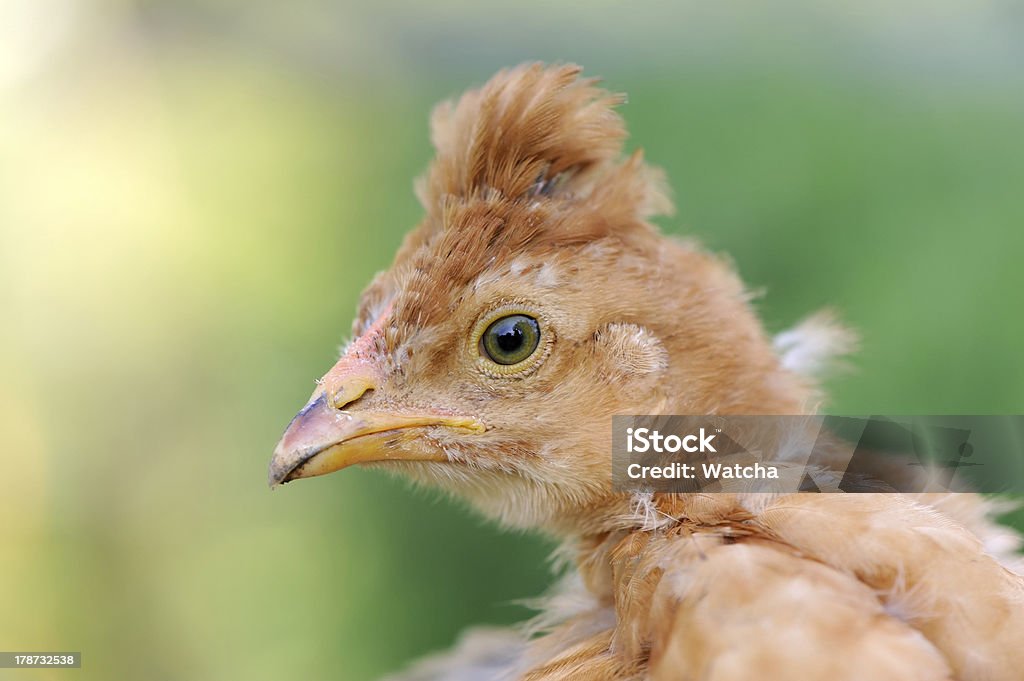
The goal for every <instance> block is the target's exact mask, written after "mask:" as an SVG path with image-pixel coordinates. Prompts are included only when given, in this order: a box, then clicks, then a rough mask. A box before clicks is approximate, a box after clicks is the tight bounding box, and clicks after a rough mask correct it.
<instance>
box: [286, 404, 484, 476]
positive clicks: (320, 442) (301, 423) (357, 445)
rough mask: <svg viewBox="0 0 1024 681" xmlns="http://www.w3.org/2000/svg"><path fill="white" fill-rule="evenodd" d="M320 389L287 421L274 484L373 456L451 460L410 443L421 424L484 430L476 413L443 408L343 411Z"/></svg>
mask: <svg viewBox="0 0 1024 681" xmlns="http://www.w3.org/2000/svg"><path fill="white" fill-rule="evenodd" d="M330 402H331V400H330V399H329V397H328V395H327V393H326V392H321V393H320V395H319V396H315V398H314V399H313V400H311V401H310V403H309V404H307V405H306V406H305V407H304V408H303V409H302V411H300V412H299V413H298V414H297V415H296V416H295V418H294V419H292V422H291V423H290V424H289V425H288V428H287V430H285V433H284V435H283V436H282V437H281V441H280V442H278V443H277V447H276V448H275V449H274V458H273V459H271V461H270V486H271V487H276V486H277V485H279V484H282V483H285V482H290V481H292V480H297V479H298V478H310V477H313V476H315V475H325V474H327V473H333V472H334V471H337V470H340V469H342V468H346V467H348V466H351V465H353V464H357V463H369V462H371V461H441V462H444V461H448V457H447V456H446V455H445V454H444V452H443V451H441V450H440V449H437V450H434V449H433V448H423V447H409V446H403V445H408V444H409V443H411V442H412V441H414V440H416V439H417V438H418V437H419V436H421V435H422V431H421V430H420V429H422V428H426V427H429V426H444V427H447V428H452V429H454V430H457V431H461V432H465V433H482V432H483V431H484V430H485V428H484V426H483V424H482V423H480V422H479V421H477V420H476V419H473V418H467V417H463V416H450V415H444V414H401V413H390V412H374V411H351V412H347V411H341V410H339V409H337V408H334V407H332V406H331V405H330V404H329V403H330Z"/></svg>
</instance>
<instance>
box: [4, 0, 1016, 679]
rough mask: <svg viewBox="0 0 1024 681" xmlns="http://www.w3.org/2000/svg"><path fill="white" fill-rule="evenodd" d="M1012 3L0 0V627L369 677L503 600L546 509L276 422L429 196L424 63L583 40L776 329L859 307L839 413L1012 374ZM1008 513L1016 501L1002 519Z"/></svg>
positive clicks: (991, 383)
mask: <svg viewBox="0 0 1024 681" xmlns="http://www.w3.org/2000/svg"><path fill="white" fill-rule="evenodd" d="M1022 29H1024V8H1022V5H1021V3H1019V2H999V1H985V2H967V1H964V2H954V1H951V0H945V1H942V2H924V1H923V0H919V1H910V2H903V3H887V2H881V1H880V0H867V1H865V2H860V3H852V2H851V3H845V4H843V3H810V2H808V3H806V4H803V3H787V4H774V3H773V4H772V5H771V6H770V7H768V6H767V5H763V4H760V3H756V2H754V1H753V0H749V1H748V2H736V3H679V4H676V5H671V6H670V5H668V4H665V3H651V2H630V3H614V2H604V1H601V2H586V3H584V2H579V1H577V2H572V3H564V4H559V5H557V6H556V5H554V4H549V3H542V2H539V1H537V0H524V1H521V2H518V3H516V4H515V5H514V6H500V5H488V4H482V3H472V2H469V1H468V0H465V1H456V0H445V1H442V2H439V3H429V4H427V3H419V4H417V3H412V2H398V1H395V0H390V1H384V2H376V3H370V2H363V3H358V4H352V3H342V2H327V1H324V0H309V1H304V2H296V3H274V2H269V1H263V2H243V1H241V0H237V1H231V0H208V1H207V0H178V1H173V2H172V1H171V0H148V1H141V0H140V1H134V2H133V1H130V0H110V1H106V2H105V1H103V0H0V319H2V328H3V333H2V334H0V373H2V376H3V380H2V381H0V428H2V436H3V437H2V440H0V464H2V469H0V531H2V534H0V649H4V650H17V649H26V650H51V649H56V650H81V651H83V652H84V655H85V657H84V660H85V665H84V668H83V669H82V670H80V671H77V672H70V671H55V670H36V671H32V672H21V673H20V674H21V676H18V675H17V673H15V672H12V671H4V670H0V678H3V679H6V678H31V679H65V678H71V677H74V678H80V679H83V680H85V679H89V680H92V679H96V680H100V679H191V680H198V679H211V680H224V679H248V680H256V681H258V680H261V679H267V680H270V679H325V680H326V679H342V680H346V681H348V680H355V681H358V680H361V679H370V678H374V677H375V676H378V675H380V674H381V673H384V672H386V671H391V670H394V669H396V668H399V667H401V666H402V665H404V664H406V663H407V662H408V661H409V660H410V659H412V658H414V657H416V656H419V655H422V654H423V653H426V652H428V651H431V650H434V649H437V648H442V647H445V646H447V645H449V644H450V643H451V642H452V641H453V639H454V637H455V636H456V634H457V632H458V631H460V630H461V629H462V628H463V627H465V626H466V625H468V624H471V623H480V622H492V623H507V622H513V621H517V620H519V619H522V618H523V617H525V616H526V614H527V611H525V610H524V609H522V608H520V607H519V606H517V605H515V603H514V601H515V600H516V599H520V598H524V597H529V596H532V595H535V594H537V593H538V592H540V591H541V590H542V589H543V588H544V587H545V586H546V585H547V584H548V583H549V581H550V577H549V574H548V570H547V566H546V562H545V561H546V555H547V553H548V551H549V549H550V547H549V546H548V545H546V544H545V543H544V542H543V541H541V540H539V539H536V538H532V537H524V536H514V535H506V534H501V533H499V532H498V531H497V530H495V529H494V528H492V527H488V526H485V525H483V524H481V523H480V522H479V521H477V520H476V519H474V518H473V517H472V516H471V515H470V514H469V513H467V512H466V511H464V510H463V509H461V508H459V507H458V506H457V505H455V504H452V503H450V502H448V501H444V500H438V499H435V498H434V497H432V496H431V495H429V494H427V493H421V492H416V493H410V491H409V489H408V488H407V487H406V486H405V485H403V484H402V483H401V482H400V481H397V480H392V479H389V478H387V477H385V476H382V475H379V474H375V473H369V472H365V471H360V470H351V471H347V472H345V473H344V474H341V475H337V476H329V477H326V478H319V479H316V480H311V481H306V482H303V483H301V484H299V485H294V486H288V487H287V488H283V489H281V490H278V491H275V492H274V493H271V492H270V491H268V489H267V487H266V465H267V462H268V460H269V455H270V451H271V449H272V448H273V445H274V443H275V441H276V439H277V436H278V435H279V433H280V432H281V430H282V429H283V427H284V426H285V424H286V423H287V422H288V420H289V418H290V417H291V416H292V414H293V413H294V412H295V410H296V409H297V408H298V407H299V406H301V404H302V403H303V401H304V400H305V398H306V397H307V395H308V394H309V392H310V391H311V389H312V387H313V379H315V378H316V377H318V376H320V375H321V374H322V373H323V371H325V370H326V369H327V368H328V367H329V366H330V364H331V363H332V362H333V361H334V358H335V352H336V349H337V346H338V345H339V344H340V342H341V341H342V340H343V338H344V336H345V334H346V333H347V331H348V328H349V324H350V321H351V316H352V313H353V311H354V308H355V303H356V299H357V296H358V293H359V291H360V290H361V287H362V286H363V285H364V284H365V283H366V282H367V281H368V280H369V278H370V277H371V276H372V275H373V273H374V272H375V271H377V270H379V269H382V268H384V267H386V266H387V264H388V263H389V261H390V258H391V255H392V253H393V252H394V250H395V248H396V246H397V245H398V243H399V240H400V239H401V237H402V235H403V233H404V232H405V231H406V230H407V229H408V228H410V227H411V226H412V225H413V224H415V222H416V221H417V220H418V217H419V214H420V209H419V207H418V206H417V204H416V202H415V199H414V198H413V195H412V191H411V181H412V178H413V177H414V176H415V175H416V174H417V173H419V172H420V171H421V170H422V169H423V168H424V166H425V164H426V163H427V161H428V159H429V156H430V148H429V144H428V138H427V128H426V121H427V115H428V112H429V110H430V107H431V106H432V105H433V104H434V103H435V102H436V101H438V100H440V99H442V98H445V97H449V96H452V95H455V94H457V93H458V92H460V91H461V90H462V89H464V88H465V87H467V86H469V85H473V84H479V83H481V82H483V81H484V80H486V79H487V78H488V77H489V76H490V75H491V73H492V72H493V71H495V70H496V69H497V68H499V67H501V66H506V65H511V64H515V63H518V62H521V61H524V60H532V59H544V60H564V61H576V62H579V63H581V64H583V65H584V66H585V67H586V69H587V73H588V74H591V75H601V76H604V77H605V79H606V83H607V85H608V86H609V87H610V88H612V89H614V90H618V91H626V92H628V93H629V102H628V104H627V105H626V106H624V107H623V108H622V113H623V115H624V116H625V117H626V119H627V121H628V123H629V125H630V128H631V130H632V135H633V136H632V138H631V140H630V143H629V146H630V147H631V148H633V147H637V146H642V147H644V148H645V149H646V151H647V155H648V158H649V159H650V160H651V161H652V162H653V163H655V164H657V165H661V166H663V167H664V168H665V169H666V170H667V171H668V174H669V177H670V180H671V184H672V187H673V189H674V192H675V196H676V200H677V204H678V213H677V215H676V216H675V217H673V218H670V219H664V220H662V221H661V224H662V225H663V227H664V228H665V229H666V230H669V231H672V232H676V233H683V234H692V235H697V236H698V237H699V238H701V239H702V240H703V241H705V242H706V243H707V244H708V245H709V246H710V247H712V248H713V249H715V250H721V251H726V252H729V253H730V254H732V256H733V257H734V259H735V260H736V262H737V264H738V266H739V268H740V270H741V271H742V273H743V274H744V276H745V278H746V279H747V281H748V282H750V284H751V286H753V287H755V288H758V289H764V290H765V292H766V295H765V297H764V298H762V299H761V300H760V302H759V303H758V305H759V307H760V309H761V310H762V311H763V314H764V317H765V319H766V321H767V323H768V324H769V326H770V328H771V329H773V330H778V329H781V328H784V327H785V326H786V325H788V324H791V323H793V322H794V321H796V320H797V319H799V318H800V317H801V316H803V315H804V314H806V313H808V312H810V311H812V310H815V309H817V308H820V307H822V306H833V307H835V308H836V309H837V310H838V311H839V312H840V313H841V315H842V316H843V317H844V318H845V319H846V320H847V321H849V322H850V323H851V324H852V325H853V326H855V327H856V328H857V329H859V330H860V331H861V333H862V334H863V338H864V340H863V350H862V352H860V353H859V355H858V356H857V357H856V359H855V361H854V365H855V367H856V370H855V371H853V372H850V373H847V374H845V375H842V376H841V377H839V378H838V379H837V380H834V381H833V382H832V389H833V400H832V403H831V408H832V410H833V411H837V412H843V411H845V412H849V413H861V412H864V413H1020V412H1022V411H1024V388H1022V386H1024V352H1022V347H1024V315H1022V314H1021V307H1022V306H1021V299H1022V295H1021V292H1022V290H1024V268H1022V267H1021V265H1022V256H1024V68H1022V67H1024V40H1022V36H1024V30H1022ZM1019 520H1020V516H1018V521H1019Z"/></svg>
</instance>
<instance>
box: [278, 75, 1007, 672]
mask: <svg viewBox="0 0 1024 681" xmlns="http://www.w3.org/2000/svg"><path fill="white" fill-rule="evenodd" d="M579 73H580V70H579V68H577V67H575V66H559V67H550V68H545V67H543V66H542V65H537V64H534V65H528V66H522V67H519V68H515V69H511V70H507V71H503V72H501V73H499V74H497V75H496V76H495V77H494V78H493V79H492V80H491V81H490V82H488V83H487V84H486V85H485V86H484V87H483V88H481V89H479V90H473V91H470V92H468V93H466V94H465V95H463V96H462V97H461V98H460V99H459V100H458V101H457V102H455V103H446V104H442V105H440V106H439V107H438V108H437V109H436V111H435V112H434V115H433V118H432V140H433V144H434V147H435V148H436V151H437V155H436V158H435V160H434V161H433V163H432V164H431V165H430V167H429V169H428V171H427V173H426V175H425V176H424V177H423V178H422V179H421V181H420V182H419V183H418V184H417V194H418V197H419V199H420V201H421V203H422V204H423V208H424V211H425V217H424V219H423V221H422V222H421V224H420V225H419V226H418V227H417V228H416V229H415V230H413V231H412V232H411V233H410V234H409V235H408V236H407V237H406V239H405V241H404V243H403V244H402V246H401V248H400V249H399V251H398V254H397V255H396V256H395V260H394V262H393V264H392V265H391V268H390V269H389V270H387V271H386V272H383V273H381V274H379V275H378V276H377V277H376V278H375V279H374V280H373V282H372V283H371V284H370V285H369V287H368V288H367V289H366V291H365V292H364V294H363V296H362V299H361V302H360V305H359V310H358V313H357V316H356V320H355V323H354V326H353V338H354V340H353V341H352V342H351V343H350V344H349V345H348V347H347V348H346V349H345V351H344V353H343V356H342V357H341V359H340V360H339V361H338V363H337V364H336V365H335V366H334V367H333V368H331V369H330V371H328V372H327V374H326V375H325V376H324V377H323V379H322V380H321V381H320V382H319V383H318V387H317V388H316V390H315V391H314V393H313V395H312V397H311V399H310V401H309V403H308V404H307V405H306V406H305V407H304V408H303V409H302V410H301V411H300V412H299V414H298V415H297V416H296V417H295V419H294V420H293V421H292V423H291V424H290V425H289V427H288V429H287V431H286V432H285V434H284V436H283V437H282V439H281V441H280V443H279V444H278V446H277V449H276V451H275V452H274V457H273V461H272V462H271V466H270V481H271V483H272V484H278V483H282V482H287V481H290V480H294V479H297V478H303V477H309V476H314V475H321V474H325V473H329V472H332V471H335V470H338V469H341V468H344V467H346V466H351V465H353V464H360V465H363V466H368V467H374V468H382V469H386V470H389V471H398V472H401V473H403V474H405V475H407V476H408V477H410V478H412V479H413V480H415V481H418V482H423V483H427V484H430V485H433V486H436V487H440V488H442V489H444V490H447V491H449V492H451V493H453V494H456V495H459V496H461V497H463V498H465V499H468V500H469V501H470V502H471V503H472V505H473V506H475V507H476V508H477V509H479V511H480V512H482V513H483V514H484V515H486V516H488V517H490V518H493V519H495V520H497V521H498V522H499V523H501V524H503V525H505V526H509V527H515V528H529V529H536V530H539V531H542V532H545V533H547V534H549V535H553V536H554V537H557V538H558V539H559V540H560V541H561V542H562V549H561V553H562V555H563V556H564V557H565V558H566V560H567V562H568V563H570V564H571V566H572V569H571V570H570V572H569V574H568V576H567V577H566V578H565V579H564V580H563V582H562V583H561V584H560V585H559V587H558V588H557V589H556V590H555V591H554V592H553V593H552V594H551V595H550V596H549V597H548V598H547V599H546V600H544V601H543V602H542V603H541V605H540V606H539V607H540V609H541V610H542V613H541V614H540V616H539V617H538V618H537V619H536V620H535V621H534V622H533V623H532V625H531V627H529V628H526V629H523V630H516V631H507V632H500V631H499V632H495V631H483V632H476V633H474V634H471V635H470V636H469V637H468V638H466V639H465V640H464V641H463V643H462V644H461V645H460V646H459V647H458V648H457V649H456V650H455V651H454V652H453V653H451V654H449V655H446V656H442V657H438V658H434V659H432V660H429V661H427V662H426V663H424V664H423V665H421V666H419V667H417V668H415V669H414V670H412V671H411V672H409V675H408V676H407V677H402V678H408V679H442V678H444V679H528V680H531V681H541V680H545V681H546V680H549V679H655V680H660V679H693V680H697V679H700V680H714V681H732V680H734V679H736V680H739V679H743V680H746V679H752V678H757V679H761V680H763V681H773V680H782V679H786V680H791V679H804V680H810V681H813V680H818V679H820V680H826V679H827V680H828V681H837V680H841V679H849V680H865V681H866V680H872V681H877V680H888V679H894V680H895V679H899V680H901V681H906V680H921V681H925V680H928V681H932V680H938V679H959V680H960V681H972V680H978V681H980V680H982V679H984V680H986V681H995V680H1002V679H1005V680H1010V679H1020V678H1024V578H1022V577H1021V576H1020V575H1019V574H1018V573H1016V572H1014V571H1013V570H1012V569H1011V568H1010V564H1011V563H1010V561H1011V560H1012V558H1011V554H1012V551H1013V550H1015V549H1016V548H1017V537H1016V535H1014V534H1013V533H1012V532H1010V531H1009V530H1006V529H1000V528H997V526H996V525H995V524H994V523H992V522H991V521H990V520H989V519H988V516H987V511H988V507H987V506H986V504H987V503H988V502H986V501H985V500H984V499H982V498H981V497H977V496H973V495H930V496H929V495H899V494H886V495H883V494H792V495H774V496H771V495H764V494H762V495H747V496H744V495H732V494H629V493H617V492H615V491H613V489H612V485H611V476H610V472H609V456H610V452H609V443H610V441H611V423H612V419H611V417H612V416H613V415H614V414H805V413H811V412H813V411H814V410H815V408H816V407H817V404H818V399H819V396H818V393H817V391H816V387H815V385H814V382H813V380H812V379H811V378H810V377H808V376H807V375H804V374H803V373H801V370H802V369H803V368H808V367H814V366H816V365H817V364H818V363H819V361H820V359H821V358H822V356H823V355H824V354H825V351H827V350H828V349H829V346H841V345H843V344H845V343H847V341H848V337H847V335H846V334H845V333H844V332H842V331H841V330H840V329H838V328H837V327H835V326H834V325H831V324H830V322H829V321H828V320H827V319H822V318H817V319H812V320H811V321H810V322H808V323H807V324H805V325H804V326H803V327H801V328H798V329H797V330H796V331H794V332H791V333H789V334H788V335H787V336H785V337H783V338H781V339H780V340H782V341H783V345H784V346H785V347H781V346H780V347H776V346H773V343H772V341H771V339H770V338H769V337H768V336H767V335H766V334H765V332H764V330H763V328H762V325H761V323H760V322H759V320H758V319H757V317H756V316H755V314H754V313H753V311H752V310H751V308H750V306H749V304H748V300H749V297H750V296H749V294H748V292H747V291H746V290H745V289H744V286H743V284H742V283H741V282H740V280H739V279H738V277H737V275H736V274H735V273H734V271H733V270H732V268H731V267H730V265H729V263H728V261H726V260H724V259H722V258H718V257H715V256H714V255H711V254H709V253H707V252H705V251H703V250H701V248H699V247H698V246H697V245H695V244H693V243H689V242H684V241H679V240H674V239H669V238H666V237H664V236H662V235H660V234H659V233H658V232H657V231H656V229H655V228H654V227H652V225H651V224H650V223H649V222H648V219H649V218H650V217H651V216H653V215H656V214H659V213H665V212H667V211H669V210H671V204H670V202H669V201H668V199H667V198H666V192H665V190H664V188H663V185H662V180H661V176H660V175H659V173H658V172H657V171H655V170H653V169H652V168H650V167H648V166H647V165H645V163H644V162H643V159H642V157H641V155H640V154H639V153H635V154H633V155H631V156H629V157H627V158H622V156H621V154H622V144H623V139H624V137H625V130H624V127H623V122H622V120H621V118H620V117H619V115H618V114H617V113H616V112H615V106H616V104H618V103H619V102H621V97H619V96H617V95H612V94H609V93H608V92H605V91H604V90H601V89H600V88H598V87H597V85H596V84H595V81H593V80H588V79H583V78H580V76H579Z"/></svg>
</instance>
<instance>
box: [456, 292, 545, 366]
mask: <svg viewBox="0 0 1024 681" xmlns="http://www.w3.org/2000/svg"><path fill="white" fill-rule="evenodd" d="M552 340H553V337H552V333H551V330H550V327H549V325H548V324H546V321H545V319H544V317H543V316H542V315H539V314H537V313H536V312H535V311H533V310H530V309H528V308H524V307H522V306H519V305H505V306H502V307H500V308H497V309H495V310H493V311H491V312H490V313H489V314H487V315H484V316H483V317H481V318H480V320H479V321H478V322H477V323H476V325H475V326H474V328H473V333H472V334H471V336H470V349H471V351H472V352H473V353H474V354H475V355H476V362H477V366H478V367H479V368H480V369H481V370H482V371H483V372H484V373H485V374H487V375H488V376H491V377H494V378H502V377H516V378H521V377H524V376H526V375H528V374H529V373H531V372H532V371H534V370H535V369H536V368H537V367H538V366H540V363H541V362H542V361H543V360H544V359H545V358H546V357H547V355H548V352H549V350H550V348H551V341H552Z"/></svg>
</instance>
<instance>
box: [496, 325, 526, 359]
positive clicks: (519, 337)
mask: <svg viewBox="0 0 1024 681" xmlns="http://www.w3.org/2000/svg"><path fill="white" fill-rule="evenodd" d="M495 331H496V332H497V336H498V338H497V340H498V347H499V348H501V349H502V351H504V352H513V351H515V350H518V349H519V348H521V347H522V345H523V330H522V329H520V328H519V325H518V324H516V323H515V322H511V323H508V324H503V325H501V326H500V327H499V328H497V329H495Z"/></svg>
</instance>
